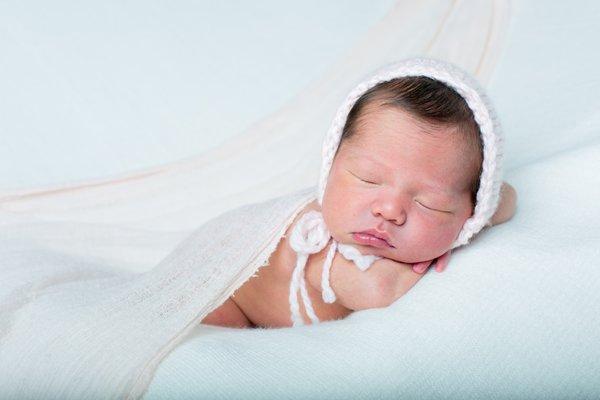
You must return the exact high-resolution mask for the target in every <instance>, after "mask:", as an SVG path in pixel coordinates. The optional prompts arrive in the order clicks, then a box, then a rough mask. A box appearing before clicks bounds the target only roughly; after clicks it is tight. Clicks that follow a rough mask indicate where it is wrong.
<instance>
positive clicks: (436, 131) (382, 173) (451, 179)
mask: <svg viewBox="0 0 600 400" xmlns="http://www.w3.org/2000/svg"><path fill="white" fill-rule="evenodd" d="M365 111H367V112H366V113H365V114H364V117H363V118H364V119H363V120H362V122H361V123H359V124H358V125H357V129H358V131H357V133H356V135H355V136H354V137H353V138H352V139H350V140H346V141H345V142H344V143H343V144H342V145H341V147H340V149H339V151H338V153H337V155H336V157H335V159H334V162H333V165H332V167H331V171H330V174H329V177H328V181H327V186H326V189H325V193H324V196H323V204H322V213H323V218H324V220H325V223H326V224H327V227H328V228H329V231H330V233H331V235H332V236H333V238H334V239H335V240H337V241H338V242H340V243H345V244H351V245H353V246H355V247H356V248H357V249H359V250H360V252H361V253H362V254H374V255H378V256H381V257H385V258H390V259H394V260H396V261H400V262H405V263H414V262H420V261H427V260H432V259H434V258H436V257H439V256H440V255H442V254H444V253H445V252H446V251H448V250H449V249H450V247H451V245H452V243H453V242H454V240H455V239H456V237H457V236H458V233H459V232H460V230H461V229H462V226H463V224H464V222H465V221H466V220H467V219H468V218H469V217H470V216H471V215H472V209H473V204H472V201H471V195H470V192H469V189H468V182H469V179H470V178H471V176H472V174H473V171H472V170H471V169H470V168H467V167H466V165H468V164H469V163H467V161H466V158H467V157H469V155H466V154H465V150H464V147H463V145H462V143H463V142H462V141H460V140H459V141H457V139H456V138H457V135H453V134H452V133H453V132H448V130H451V129H453V128H439V127H438V128H434V127H432V126H430V125H428V124H426V123H424V122H421V121H418V120H416V119H414V118H413V117H411V116H410V114H408V113H406V112H404V111H402V110H400V109H397V108H391V107H383V108H378V109H372V110H370V111H369V108H367V109H366V110H365ZM444 130H446V132H445V131H444ZM425 132H429V133H425ZM367 229H376V230H378V231H380V232H381V231H385V232H387V234H388V235H389V237H390V240H389V242H390V244H391V245H393V246H394V247H386V248H379V247H374V246H370V245H366V244H361V243H359V242H358V241H357V240H356V239H355V238H354V237H353V233H355V232H361V231H365V230H367Z"/></svg>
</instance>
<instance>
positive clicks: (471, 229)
mask: <svg viewBox="0 0 600 400" xmlns="http://www.w3.org/2000/svg"><path fill="white" fill-rule="evenodd" d="M404 76H426V77H429V78H432V79H436V80H439V81H441V82H443V83H445V84H447V85H448V86H450V87H451V88H453V89H454V90H455V91H456V92H457V93H458V94H460V95H461V96H462V97H463V98H464V99H465V101H466V103H467V105H468V106H469V108H470V109H471V111H472V112H473V116H474V117H475V121H476V122H477V124H478V125H479V130H480V132H481V138H482V141H483V164H482V172H481V176H480V184H479V190H478V192H477V197H476V204H475V209H474V212H473V215H472V216H471V217H470V218H469V219H467V220H466V221H465V223H464V225H463V227H462V230H461V231H460V233H459V234H458V236H457V238H456V240H455V241H454V243H453V244H452V248H455V247H458V246H461V245H464V244H467V243H468V242H469V241H470V239H471V238H472V237H473V236H474V235H475V234H477V233H478V232H479V231H480V230H481V229H483V227H484V226H486V225H489V222H490V220H491V217H492V215H494V213H495V211H496V208H497V207H498V203H499V200H500V187H501V184H502V170H501V167H502V165H501V162H502V151H501V150H502V137H501V134H500V124H499V122H498V119H497V117H496V114H495V112H494V109H493V107H492V104H491V102H490V101H489V99H488V98H487V97H486V95H485V93H484V91H483V89H482V88H481V87H480V85H479V84H478V82H477V81H476V80H475V78H474V77H472V76H471V75H469V74H468V73H467V72H465V71H463V70H461V69H460V68H459V67H457V66H456V65H453V64H450V63H448V62H445V61H441V60H436V59H431V58H410V59H406V60H402V61H400V62H397V63H394V64H391V65H388V66H385V67H383V68H381V69H379V70H378V71H376V72H375V73H374V74H372V75H371V76H369V77H367V78H366V79H364V80H363V81H362V82H361V83H359V84H358V85H356V86H355V88H354V89H353V90H352V91H351V92H350V93H349V94H348V96H347V97H346V99H345V101H344V102H343V103H342V105H341V106H340V107H339V108H338V111H337V113H336V115H335V118H334V120H333V122H332V124H331V126H330V128H329V130H328V132H327V135H326V137H325V140H324V142H323V151H322V165H321V174H320V178H319V185H318V194H317V195H318V202H319V204H320V205H322V202H323V194H324V192H325V188H326V185H327V178H328V176H329V172H330V170H331V165H332V163H333V158H334V155H335V153H336V151H337V148H338V146H339V143H340V138H341V135H342V130H343V128H344V125H345V123H346V118H347V117H348V113H349V112H350V110H351V109H352V106H353V105H354V103H355V102H356V101H357V100H358V99H359V98H360V96H361V95H362V94H363V93H365V92H366V91H367V90H369V89H371V88H372V87H373V86H375V85H377V84H378V83H380V82H385V81H389V80H392V79H395V78H399V77H404Z"/></svg>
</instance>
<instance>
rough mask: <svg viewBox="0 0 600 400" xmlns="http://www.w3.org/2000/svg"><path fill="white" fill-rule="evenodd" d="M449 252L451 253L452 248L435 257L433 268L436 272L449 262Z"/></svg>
mask: <svg viewBox="0 0 600 400" xmlns="http://www.w3.org/2000/svg"><path fill="white" fill-rule="evenodd" d="M451 253H452V249H450V250H448V251H447V252H445V253H444V254H442V255H441V256H439V257H438V258H437V261H436V262H435V270H436V271H437V272H443V271H444V270H445V269H446V267H447V266H448V264H449V263H450V254H451Z"/></svg>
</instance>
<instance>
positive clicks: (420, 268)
mask: <svg viewBox="0 0 600 400" xmlns="http://www.w3.org/2000/svg"><path fill="white" fill-rule="evenodd" d="M451 253H452V249H450V250H448V251H447V252H445V253H444V254H442V255H441V256H439V257H438V258H435V259H433V260H429V261H422V262H418V263H414V264H413V267H412V268H413V271H415V272H416V273H418V274H422V273H424V272H425V271H427V268H429V267H430V266H431V264H433V262H434V261H435V260H437V262H436V263H435V270H436V271H437V272H442V271H444V270H445V269H446V267H447V266H448V264H449V263H450V254H451Z"/></svg>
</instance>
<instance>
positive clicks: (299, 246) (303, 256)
mask: <svg viewBox="0 0 600 400" xmlns="http://www.w3.org/2000/svg"><path fill="white" fill-rule="evenodd" d="M330 238H331V235H330V233H329V230H328V229H327V226H326V225H325V221H324V219H323V215H322V214H321V213H320V212H318V211H309V212H307V213H306V214H304V215H303V216H302V218H300V220H299V221H298V222H297V224H296V226H295V227H294V229H293V231H292V234H291V236H290V246H291V247H292V249H294V250H295V251H296V253H297V259H296V266H295V268H294V271H293V272H292V278H291V282H290V295H289V302H290V313H291V318H292V324H293V325H294V326H297V325H303V324H304V321H303V319H302V316H301V314H300V305H299V304H298V288H299V289H300V294H301V295H302V301H303V303H304V308H305V309H306V314H307V315H308V316H309V318H310V319H311V321H312V322H313V323H318V322H319V318H318V317H317V316H316V315H315V312H314V310H313V308H312V302H311V300H310V297H309V296H308V292H307V290H306V281H305V279H304V269H305V266H306V263H307V261H308V257H309V255H310V254H315V253H318V252H320V251H321V250H323V249H324V248H325V246H326V245H327V243H328V242H329V239H330ZM331 242H332V243H331V246H330V247H329V250H328V251H327V256H326V258H325V262H324V264H323V271H322V274H321V296H322V298H323V301H324V302H325V303H333V302H335V300H336V296H335V293H334V291H333V289H332V288H331V285H330V278H331V277H330V270H331V265H332V263H333V258H334V256H335V252H336V250H337V251H339V252H340V254H342V256H344V258H346V259H347V260H349V261H352V262H354V264H355V265H356V266H357V267H358V268H359V269H360V270H361V271H366V270H367V269H368V268H369V267H370V266H371V264H372V263H373V262H375V261H376V260H379V259H380V258H381V257H378V256H374V255H363V254H361V253H360V252H359V251H358V249H356V248H355V247H353V246H350V245H347V244H343V243H338V242H337V241H336V240H332V241H331Z"/></svg>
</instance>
